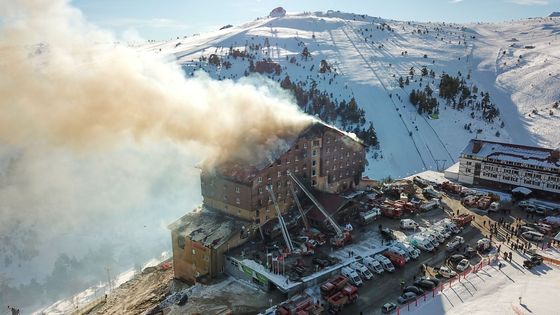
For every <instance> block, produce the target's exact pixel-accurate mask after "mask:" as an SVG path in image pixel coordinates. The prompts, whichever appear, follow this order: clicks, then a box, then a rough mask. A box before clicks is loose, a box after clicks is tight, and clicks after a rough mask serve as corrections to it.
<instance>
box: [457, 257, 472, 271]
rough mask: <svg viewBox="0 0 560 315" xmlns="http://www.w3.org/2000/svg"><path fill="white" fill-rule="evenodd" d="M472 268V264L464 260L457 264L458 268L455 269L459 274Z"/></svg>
mask: <svg viewBox="0 0 560 315" xmlns="http://www.w3.org/2000/svg"><path fill="white" fill-rule="evenodd" d="M470 266H471V263H470V262H469V260H468V259H463V260H461V261H460V262H459V263H458V264H457V267H455V269H456V270H457V271H459V272H463V271H465V270H467V269H468V268H469V267H470Z"/></svg>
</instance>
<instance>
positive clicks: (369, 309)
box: [341, 197, 486, 314]
mask: <svg viewBox="0 0 560 315" xmlns="http://www.w3.org/2000/svg"><path fill="white" fill-rule="evenodd" d="M443 201H444V203H445V204H447V205H449V206H450V207H446V209H445V210H441V209H439V210H433V211H430V212H426V213H419V214H416V215H413V216H411V218H412V219H414V220H415V221H416V222H418V223H420V226H428V225H429V224H431V223H433V222H436V221H439V220H441V219H443V218H446V217H449V215H448V213H449V214H451V211H453V213H454V214H456V213H457V210H459V213H467V212H468V213H471V211H469V210H467V209H466V208H464V207H463V206H462V205H461V203H460V201H458V200H454V199H452V198H448V197H444V199H443ZM481 220H482V218H481V217H480V216H478V215H477V219H475V221H476V222H472V224H471V225H469V226H467V227H465V228H464V229H463V230H462V231H461V232H460V233H459V234H458V235H460V236H462V237H463V238H464V240H465V245H474V244H475V243H476V241H477V240H479V239H480V238H482V237H484V236H485V235H486V233H484V231H483V230H482V231H481V229H480V228H481V227H480V226H479V224H478V222H479V221H480V222H481ZM399 222H400V220H396V219H389V218H385V217H383V218H381V219H380V220H379V221H378V224H382V225H383V226H384V227H389V228H391V229H394V230H399ZM368 228H377V225H375V226H370V227H368ZM409 234H410V233H409ZM452 254H453V253H450V252H448V251H446V249H445V245H440V246H439V247H438V249H437V250H435V251H434V252H433V253H426V252H422V254H421V255H420V257H419V258H418V259H417V260H411V261H409V262H408V263H407V264H406V265H405V266H404V267H402V268H398V269H397V270H396V271H395V272H394V273H392V274H390V273H383V274H381V275H376V276H375V277H374V278H373V279H372V280H369V281H366V282H365V283H364V285H363V286H361V287H360V288H359V293H360V296H359V298H358V300H357V301H356V303H354V304H351V305H348V306H346V307H345V308H344V309H343V310H342V313H341V314H360V312H362V313H363V314H381V306H382V305H383V304H385V303H386V302H395V303H396V299H397V297H398V296H399V295H401V293H402V292H401V281H404V282H405V286H408V285H412V283H413V282H414V279H415V278H419V277H420V276H424V275H426V276H430V275H431V276H433V275H434V273H433V271H432V269H431V268H430V267H439V266H441V265H443V264H445V263H446V259H447V258H448V257H449V256H450V255H452ZM479 261H480V256H478V255H477V256H476V257H474V258H472V259H471V264H476V263H478V262H479ZM422 265H426V266H427V267H428V268H427V270H426V271H425V272H422V269H423V268H422Z"/></svg>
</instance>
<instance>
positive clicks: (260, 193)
mask: <svg viewBox="0 0 560 315" xmlns="http://www.w3.org/2000/svg"><path fill="white" fill-rule="evenodd" d="M259 195H262V187H259Z"/></svg>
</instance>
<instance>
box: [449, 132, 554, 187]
mask: <svg viewBox="0 0 560 315" xmlns="http://www.w3.org/2000/svg"><path fill="white" fill-rule="evenodd" d="M458 181H459V182H461V183H466V184H474V185H481V186H488V187H491V188H497V189H502V190H511V189H514V188H516V187H526V188H529V189H531V190H532V191H535V192H536V193H538V194H540V195H542V196H546V197H556V198H558V197H560V150H558V149H556V150H553V149H547V148H542V147H533V146H525V145H518V144H509V143H500V142H493V141H484V140H479V139H473V140H471V141H470V142H469V144H468V145H467V147H466V148H465V149H464V150H463V152H462V153H461V155H460V157H459V171H458Z"/></svg>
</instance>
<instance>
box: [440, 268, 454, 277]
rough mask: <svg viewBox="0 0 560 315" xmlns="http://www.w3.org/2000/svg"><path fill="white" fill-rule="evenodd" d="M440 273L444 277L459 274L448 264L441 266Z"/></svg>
mask: <svg viewBox="0 0 560 315" xmlns="http://www.w3.org/2000/svg"><path fill="white" fill-rule="evenodd" d="M438 274H440V275H441V276H442V277H444V278H453V277H455V276H456V275H457V273H456V272H455V271H453V270H451V268H449V267H447V266H441V267H439V269H438Z"/></svg>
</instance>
